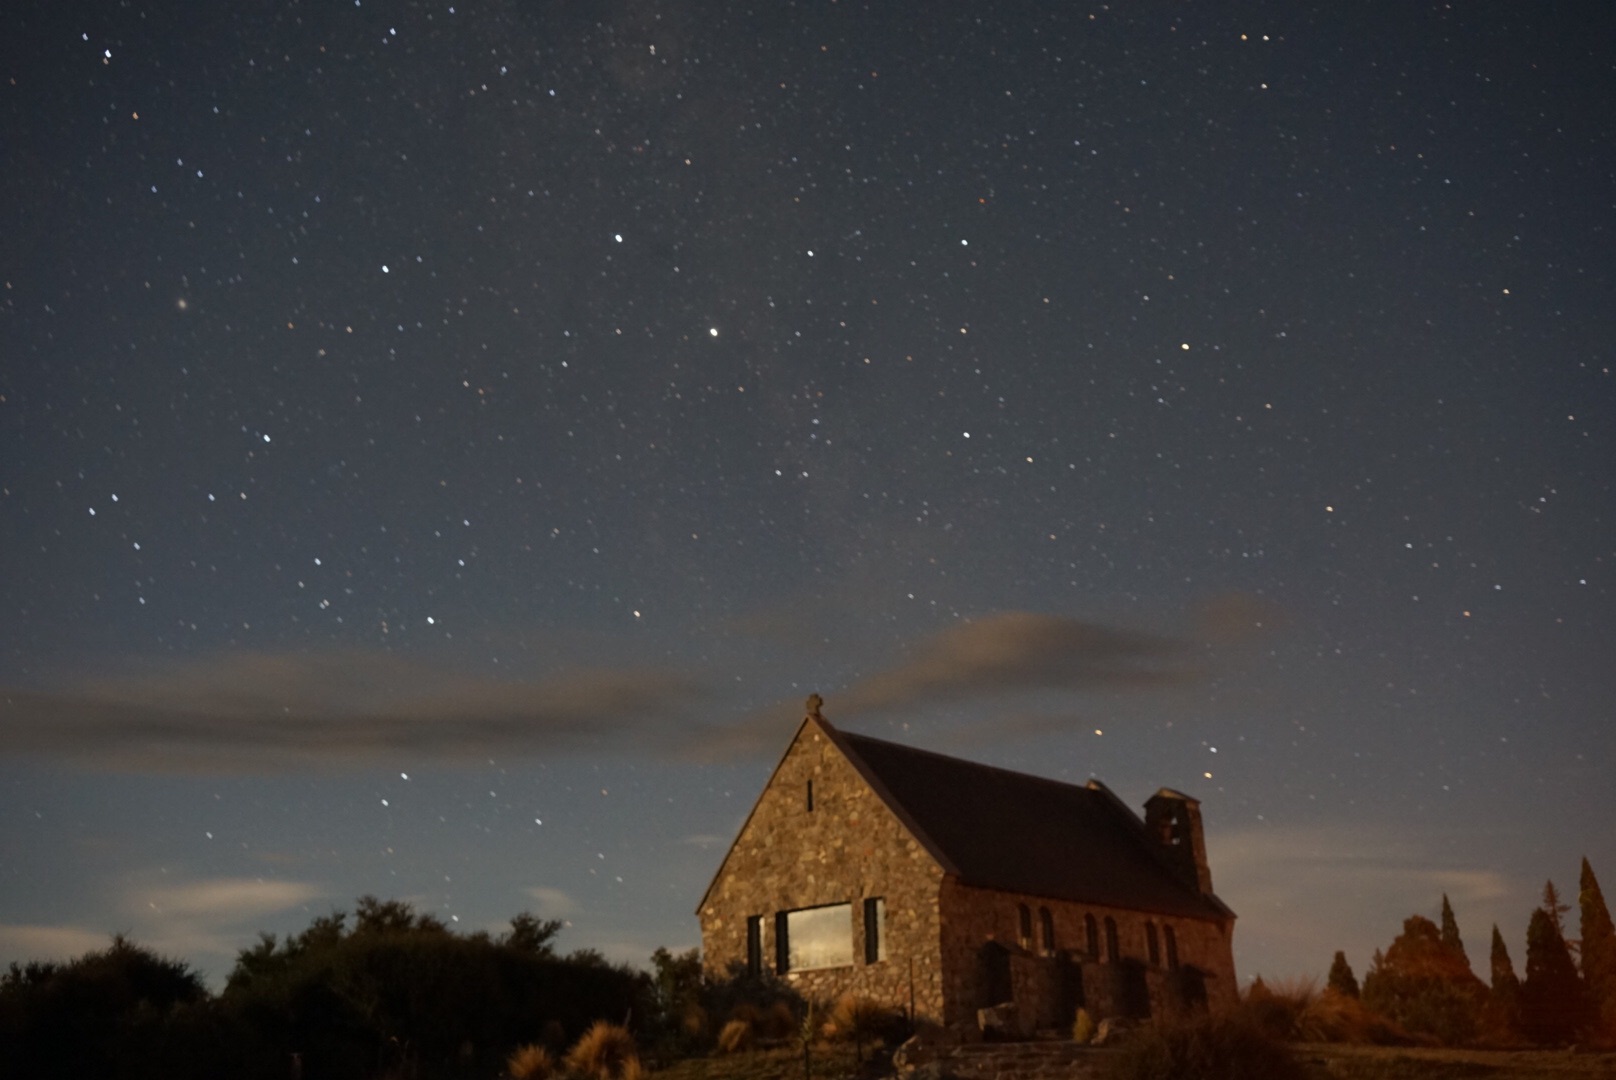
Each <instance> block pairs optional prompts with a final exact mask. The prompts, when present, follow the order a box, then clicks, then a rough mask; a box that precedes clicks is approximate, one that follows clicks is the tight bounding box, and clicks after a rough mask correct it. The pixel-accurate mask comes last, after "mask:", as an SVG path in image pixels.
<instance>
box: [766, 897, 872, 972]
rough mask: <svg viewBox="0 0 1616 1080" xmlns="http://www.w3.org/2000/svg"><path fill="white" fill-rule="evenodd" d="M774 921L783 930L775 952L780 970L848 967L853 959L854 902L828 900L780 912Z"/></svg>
mask: <svg viewBox="0 0 1616 1080" xmlns="http://www.w3.org/2000/svg"><path fill="white" fill-rule="evenodd" d="M775 925H776V926H777V927H778V928H779V930H780V931H781V932H782V934H781V940H780V941H778V942H777V943H776V953H777V957H778V958H779V959H780V960H783V961H784V963H783V964H781V965H780V970H781V971H782V972H785V971H807V970H809V969H811V968H828V967H846V966H848V965H850V964H852V962H853V905H852V904H827V905H826V906H825V907H816V908H803V909H802V910H801V911H785V912H781V913H780V915H779V916H778V917H776V919H775Z"/></svg>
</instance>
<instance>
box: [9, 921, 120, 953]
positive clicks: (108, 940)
mask: <svg viewBox="0 0 1616 1080" xmlns="http://www.w3.org/2000/svg"><path fill="white" fill-rule="evenodd" d="M111 944H112V935H111V934H110V933H103V932H101V931H99V930H91V929H89V928H88V927H83V926H39V925H32V924H26V923H0V955H4V956H10V957H15V958H16V959H17V960H18V961H21V962H27V961H29V960H53V961H63V960H68V959H71V958H73V957H75V956H82V955H84V954H85V953H87V952H95V951H97V950H99V949H105V948H107V947H108V946H109V945H111Z"/></svg>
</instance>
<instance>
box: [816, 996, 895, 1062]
mask: <svg viewBox="0 0 1616 1080" xmlns="http://www.w3.org/2000/svg"><path fill="white" fill-rule="evenodd" d="M892 1026H893V1012H892V1010H891V1009H889V1008H887V1007H886V1006H885V1005H882V1004H881V1003H880V1002H877V1001H874V1000H872V999H871V998H867V997H859V996H857V995H854V994H844V995H842V997H841V998H840V999H838V1000H837V1002H836V1007H835V1008H834V1009H832V1010H831V1014H830V1023H829V1024H828V1025H827V1027H829V1028H831V1029H832V1030H833V1031H834V1032H835V1037H836V1038H840V1039H851V1040H853V1046H854V1051H853V1053H854V1060H856V1061H860V1062H862V1061H863V1060H864V1044H865V1043H866V1042H869V1041H870V1040H872V1039H880V1038H882V1037H883V1036H885V1034H886V1033H887V1031H888V1030H890V1029H891V1028H892Z"/></svg>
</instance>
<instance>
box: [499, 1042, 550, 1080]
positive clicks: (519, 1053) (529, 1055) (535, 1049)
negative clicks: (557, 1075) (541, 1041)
mask: <svg viewBox="0 0 1616 1080" xmlns="http://www.w3.org/2000/svg"><path fill="white" fill-rule="evenodd" d="M554 1072H555V1059H554V1058H552V1057H551V1056H550V1051H548V1050H546V1049H545V1048H544V1047H542V1046H538V1045H535V1044H534V1043H528V1044H527V1045H526V1046H518V1047H517V1048H516V1049H515V1050H514V1051H512V1052H511V1056H510V1057H508V1058H506V1059H505V1075H506V1076H509V1077H510V1078H511V1080H548V1077H549V1076H550V1075H551V1074H552V1073H554Z"/></svg>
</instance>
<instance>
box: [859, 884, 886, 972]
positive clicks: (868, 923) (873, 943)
mask: <svg viewBox="0 0 1616 1080" xmlns="http://www.w3.org/2000/svg"><path fill="white" fill-rule="evenodd" d="M886 921H887V902H886V899H885V898H884V897H880V896H869V897H866V898H865V900H864V962H865V963H866V964H879V963H880V962H881V961H883V960H885V959H886V958H887V932H886V930H887V928H886Z"/></svg>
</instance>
